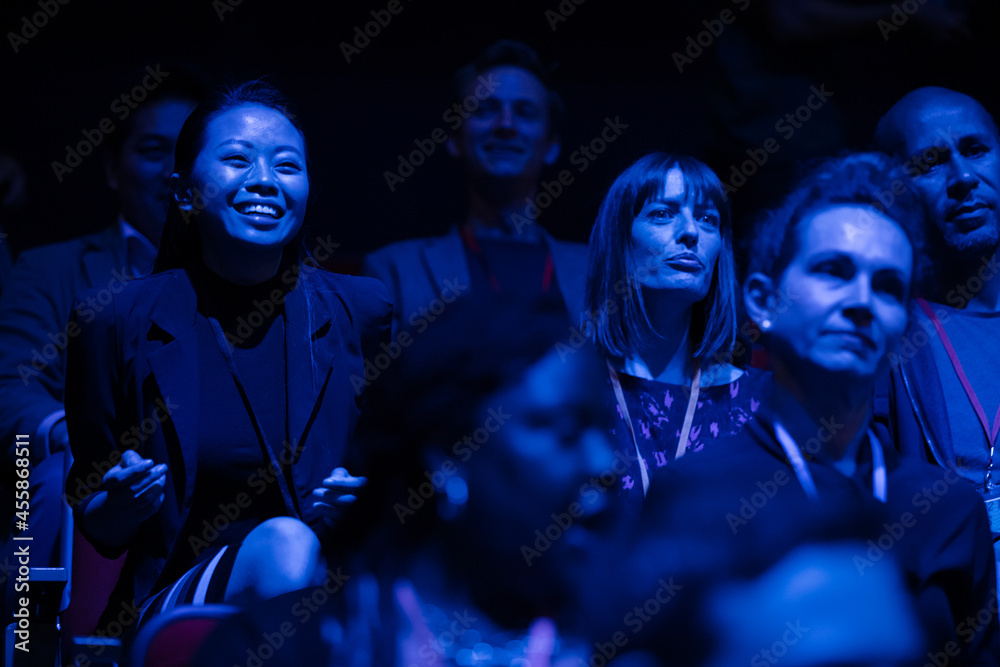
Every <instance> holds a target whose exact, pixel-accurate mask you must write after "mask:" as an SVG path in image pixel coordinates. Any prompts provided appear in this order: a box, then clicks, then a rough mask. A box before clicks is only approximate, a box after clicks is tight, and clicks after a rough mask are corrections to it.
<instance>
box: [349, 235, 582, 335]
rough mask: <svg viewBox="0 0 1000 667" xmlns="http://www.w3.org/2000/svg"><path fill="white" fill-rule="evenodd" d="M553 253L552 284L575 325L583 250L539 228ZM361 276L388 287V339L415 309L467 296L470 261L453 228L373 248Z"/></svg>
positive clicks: (403, 326) (408, 325)
mask: <svg viewBox="0 0 1000 667" xmlns="http://www.w3.org/2000/svg"><path fill="white" fill-rule="evenodd" d="M542 236H543V238H544V240H545V243H546V244H547V245H548V247H549V250H550V251H551V253H552V263H553V265H554V267H555V275H556V283H557V285H558V286H559V289H560V290H561V292H562V296H563V299H564V301H565V302H566V310H567V312H568V313H569V316H570V321H571V322H572V323H573V324H576V323H578V322H579V321H580V314H581V313H582V311H583V293H584V289H585V282H586V278H587V261H588V255H587V246H585V245H583V244H582V243H571V242H569V241H560V240H558V239H554V238H552V237H551V236H549V235H548V233H546V232H545V231H544V230H542ZM363 271H364V274H365V275H367V276H371V277H373V278H378V279H379V280H381V281H382V282H383V283H385V286H386V287H387V288H388V289H389V294H390V296H391V297H392V303H393V332H394V333H393V335H394V336H395V335H396V333H398V332H399V331H403V330H406V329H407V328H412V327H413V320H414V319H419V318H420V317H421V315H420V309H421V308H423V309H425V310H427V309H429V308H430V307H431V305H432V304H433V302H434V301H435V300H437V299H440V300H442V301H444V302H445V303H451V302H452V301H454V300H455V299H456V298H464V297H467V296H469V294H470V281H471V278H470V275H469V263H468V260H467V256H466V252H465V245H464V244H463V242H462V237H461V236H460V235H459V230H458V227H453V228H452V229H451V230H450V231H449V232H448V233H447V234H445V235H444V236H436V237H432V238H422V239H410V240H407V241H400V242H398V243H393V244H392V245H389V246H386V247H384V248H381V249H379V250H376V251H375V252H373V253H372V254H370V255H368V256H367V257H366V258H365V261H364V269H363Z"/></svg>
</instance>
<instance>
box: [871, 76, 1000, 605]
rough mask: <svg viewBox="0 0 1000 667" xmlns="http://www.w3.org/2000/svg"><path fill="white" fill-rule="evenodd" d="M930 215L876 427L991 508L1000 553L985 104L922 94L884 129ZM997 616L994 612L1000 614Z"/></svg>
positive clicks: (997, 203)
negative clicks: (905, 326) (919, 290)
mask: <svg viewBox="0 0 1000 667" xmlns="http://www.w3.org/2000/svg"><path fill="white" fill-rule="evenodd" d="M875 140H876V143H877V145H878V147H879V149H880V150H883V151H885V152H887V153H890V154H892V155H894V156H896V158H897V159H898V160H899V161H900V163H901V164H902V165H903V166H904V168H905V170H906V172H907V174H908V175H909V177H910V178H909V185H911V186H912V187H913V188H914V189H915V190H916V192H917V193H918V194H919V195H920V198H921V199H922V201H923V203H924V207H925V210H926V212H927V225H926V236H927V238H926V242H925V249H924V256H925V259H926V260H928V262H929V264H930V269H931V270H930V271H929V272H928V275H929V276H930V280H928V281H927V283H926V285H925V286H924V288H923V294H924V296H925V297H926V300H918V307H917V308H916V309H915V313H914V314H913V315H912V316H911V318H910V328H909V330H908V331H907V333H906V334H905V335H904V337H903V343H902V346H901V348H900V350H899V355H898V357H896V358H894V359H893V363H892V373H891V376H890V378H889V379H888V381H887V382H888V384H886V385H883V386H882V387H881V388H880V389H878V390H876V406H875V410H876V418H877V419H879V420H880V421H883V422H884V423H886V425H887V426H888V427H889V429H890V432H891V434H892V436H893V437H894V438H895V441H896V443H897V446H898V447H899V448H900V449H901V450H903V451H904V452H908V453H912V454H917V455H919V456H924V457H926V458H927V459H929V460H930V461H932V462H934V463H937V464H938V465H941V466H943V467H946V468H950V469H952V470H954V472H955V473H956V478H957V477H959V476H960V477H963V478H965V479H967V480H968V481H970V482H972V483H973V484H974V485H975V486H976V488H977V489H978V490H979V491H980V493H981V494H982V496H983V499H984V500H985V501H986V507H987V510H988V511H989V514H990V526H991V528H992V530H993V537H994V548H995V550H996V548H997V547H998V546H1000V543H998V542H997V541H996V540H997V538H998V537H1000V448H997V447H995V445H996V444H997V440H998V438H997V435H998V430H1000V409H998V408H1000V345H998V342H1000V277H998V275H997V274H998V261H1000V257H998V256H997V248H998V246H1000V134H998V132H997V126H996V123H995V121H994V120H993V118H992V117H991V116H990V114H989V113H988V112H987V111H986V109H984V108H983V106H982V105H981V104H979V102H977V101H976V100H974V99H973V98H971V97H969V96H968V95H963V94H961V93H958V92H955V91H953V90H948V89H945V88H918V89H917V90H914V91H911V92H910V93H908V94H906V95H905V96H903V98H902V99H900V100H899V102H897V103H896V104H895V105H894V106H893V107H892V108H891V109H890V110H889V111H888V113H886V114H885V116H884V117H883V118H882V120H881V121H880V122H879V125H878V129H877V130H876V133H875ZM993 613H994V614H995V613H996V612H995V611H994V612H993Z"/></svg>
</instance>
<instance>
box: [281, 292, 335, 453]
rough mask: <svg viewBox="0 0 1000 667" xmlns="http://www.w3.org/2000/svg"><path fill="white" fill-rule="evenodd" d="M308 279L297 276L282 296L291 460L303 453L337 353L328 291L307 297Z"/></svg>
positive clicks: (313, 293)
mask: <svg viewBox="0 0 1000 667" xmlns="http://www.w3.org/2000/svg"><path fill="white" fill-rule="evenodd" d="M307 280H309V278H308V277H307V276H306V277H303V276H300V277H299V284H298V285H296V287H295V289H293V290H292V291H291V292H289V293H288V295H287V297H286V298H285V318H286V322H285V368H286V371H285V373H286V382H285V387H286V391H287V393H286V400H287V401H288V438H289V442H288V443H287V444H288V445H289V446H290V448H291V451H292V462H296V461H298V459H299V456H301V454H302V447H303V445H304V444H305V440H306V438H307V437H308V435H309V429H310V428H311V427H312V424H313V422H314V421H315V420H316V415H317V413H318V411H319V408H320V405H321V404H322V401H323V396H324V394H325V392H326V388H327V385H328V384H329V382H330V373H331V372H332V369H333V361H334V358H335V356H336V355H337V353H338V351H337V350H336V349H335V347H336V346H335V342H336V336H335V335H333V334H332V321H331V304H330V303H329V302H328V299H329V298H330V295H328V294H325V293H322V292H318V291H317V290H313V291H312V293H311V294H310V295H309V297H308V298H307V297H306V294H305V292H306V290H305V287H306V286H305V285H304V284H303V283H304V281H307Z"/></svg>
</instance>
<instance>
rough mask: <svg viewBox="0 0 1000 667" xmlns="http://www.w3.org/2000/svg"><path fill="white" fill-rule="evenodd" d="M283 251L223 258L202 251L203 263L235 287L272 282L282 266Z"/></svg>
mask: <svg viewBox="0 0 1000 667" xmlns="http://www.w3.org/2000/svg"><path fill="white" fill-rule="evenodd" d="M281 254H282V251H281V249H278V250H277V252H275V251H273V250H271V251H270V252H267V253H261V254H260V255H259V256H246V255H242V256H239V257H221V256H220V255H219V254H217V253H210V252H208V251H207V250H203V251H202V261H203V262H205V266H207V267H208V268H209V270H210V271H212V273H214V274H215V275H217V276H219V277H220V278H223V279H225V280H227V281H229V282H231V283H233V284H234V285H247V286H249V285H259V284H260V283H262V282H265V281H267V280H270V279H271V278H273V277H274V276H275V275H276V274H277V273H278V268H279V267H280V266H281Z"/></svg>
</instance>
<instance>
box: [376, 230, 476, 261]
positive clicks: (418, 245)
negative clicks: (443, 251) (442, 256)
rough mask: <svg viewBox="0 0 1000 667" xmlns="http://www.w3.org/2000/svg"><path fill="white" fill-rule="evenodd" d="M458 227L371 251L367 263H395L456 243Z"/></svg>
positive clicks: (457, 240)
mask: <svg viewBox="0 0 1000 667" xmlns="http://www.w3.org/2000/svg"><path fill="white" fill-rule="evenodd" d="M460 240H461V239H460V237H459V235H458V228H457V227H452V228H451V229H450V230H449V231H448V232H447V233H445V234H442V235H441V236H425V237H420V238H414V239H405V240H403V241H396V242H395V243H390V244H389V245H387V246H383V247H382V248H379V249H378V250H375V251H373V252H371V253H369V254H368V255H367V256H366V257H365V264H367V265H385V264H393V263H397V262H400V261H404V260H406V259H411V258H415V257H418V256H419V255H421V254H422V253H424V252H426V251H427V250H428V249H430V248H435V247H438V246H442V245H448V244H456V243H458V242H459V241H460Z"/></svg>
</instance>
